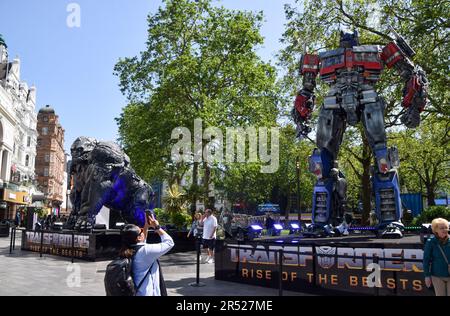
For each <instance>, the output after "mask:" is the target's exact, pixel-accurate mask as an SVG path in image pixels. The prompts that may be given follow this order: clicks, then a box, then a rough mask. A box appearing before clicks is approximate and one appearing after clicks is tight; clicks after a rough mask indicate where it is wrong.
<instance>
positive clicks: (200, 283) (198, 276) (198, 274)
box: [189, 237, 206, 287]
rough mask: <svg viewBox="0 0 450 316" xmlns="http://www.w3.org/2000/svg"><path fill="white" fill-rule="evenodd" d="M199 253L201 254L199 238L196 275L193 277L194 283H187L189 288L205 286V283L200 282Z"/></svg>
mask: <svg viewBox="0 0 450 316" xmlns="http://www.w3.org/2000/svg"><path fill="white" fill-rule="evenodd" d="M200 253H201V246H200V238H199V237H197V273H196V277H195V282H193V283H189V285H190V286H194V287H202V286H205V285H206V284H205V283H202V282H200Z"/></svg>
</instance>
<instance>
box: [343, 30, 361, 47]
mask: <svg viewBox="0 0 450 316" xmlns="http://www.w3.org/2000/svg"><path fill="white" fill-rule="evenodd" d="M358 45H359V38H358V32H357V31H354V32H353V33H344V32H343V31H341V38H340V40H339V47H343V48H352V47H353V46H358Z"/></svg>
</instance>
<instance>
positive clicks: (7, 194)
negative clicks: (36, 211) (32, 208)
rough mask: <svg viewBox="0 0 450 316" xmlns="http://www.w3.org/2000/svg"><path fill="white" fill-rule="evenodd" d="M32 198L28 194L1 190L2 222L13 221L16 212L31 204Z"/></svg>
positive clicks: (0, 213) (0, 211) (0, 214)
mask: <svg viewBox="0 0 450 316" xmlns="http://www.w3.org/2000/svg"><path fill="white" fill-rule="evenodd" d="M30 201H31V198H30V195H29V194H28V193H27V192H16V191H13V190H10V189H0V220H4V219H7V220H13V219H15V217H16V212H17V211H18V210H19V209H20V208H22V207H25V206H27V205H29V204H30Z"/></svg>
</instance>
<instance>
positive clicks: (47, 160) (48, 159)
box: [45, 154, 50, 162]
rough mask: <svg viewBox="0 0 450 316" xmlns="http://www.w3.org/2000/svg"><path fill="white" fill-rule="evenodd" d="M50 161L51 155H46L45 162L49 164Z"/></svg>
mask: <svg viewBox="0 0 450 316" xmlns="http://www.w3.org/2000/svg"><path fill="white" fill-rule="evenodd" d="M49 161H50V154H45V162H49Z"/></svg>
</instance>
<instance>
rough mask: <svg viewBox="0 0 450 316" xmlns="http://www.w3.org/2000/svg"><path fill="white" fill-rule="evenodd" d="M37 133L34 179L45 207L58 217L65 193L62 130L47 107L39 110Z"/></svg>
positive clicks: (54, 115) (53, 112)
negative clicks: (45, 202) (40, 191)
mask: <svg viewBox="0 0 450 316" xmlns="http://www.w3.org/2000/svg"><path fill="white" fill-rule="evenodd" d="M37 131H38V139H37V155H36V165H35V169H36V179H37V182H38V185H39V188H40V189H41V190H42V192H44V195H45V197H46V201H47V203H48V204H47V206H48V207H51V208H52V212H53V214H55V215H60V211H61V206H62V204H63V201H64V192H65V191H64V183H65V179H64V173H65V165H66V164H65V160H66V156H65V153H64V129H63V128H62V126H61V124H59V117H58V115H56V113H55V110H54V109H53V108H52V107H50V106H49V105H47V106H46V107H44V108H42V109H41V110H39V113H38V117H37Z"/></svg>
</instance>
